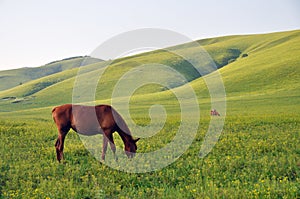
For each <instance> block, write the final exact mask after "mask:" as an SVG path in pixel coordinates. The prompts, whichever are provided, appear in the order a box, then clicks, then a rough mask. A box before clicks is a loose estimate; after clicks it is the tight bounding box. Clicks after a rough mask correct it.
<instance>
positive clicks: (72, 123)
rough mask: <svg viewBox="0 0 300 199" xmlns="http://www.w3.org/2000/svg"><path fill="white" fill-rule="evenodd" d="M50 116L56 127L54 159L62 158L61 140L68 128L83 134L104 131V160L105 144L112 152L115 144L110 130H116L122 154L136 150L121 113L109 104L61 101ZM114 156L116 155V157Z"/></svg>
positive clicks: (62, 141) (132, 153) (94, 133)
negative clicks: (67, 102) (122, 149)
mask: <svg viewBox="0 0 300 199" xmlns="http://www.w3.org/2000/svg"><path fill="white" fill-rule="evenodd" d="M52 117H53V120H54V122H55V124H56V126H57V129H58V138H57V140H56V143H55V148H56V155H57V160H58V161H59V162H60V161H61V160H62V159H63V150H64V140H65V137H66V135H67V133H68V132H69V130H70V129H73V130H74V131H75V132H77V133H79V134H82V135H88V136H89V135H96V134H103V146H102V160H105V153H106V150H107V143H108V142H109V144H110V147H111V150H112V151H113V153H114V155H115V152H116V147H115V144H114V139H113V135H112V134H113V133H114V132H115V131H117V132H118V133H119V135H120V136H121V138H122V140H123V142H124V148H125V153H126V155H127V156H128V158H132V157H134V155H135V152H136V150H137V146H136V142H137V141H138V140H139V138H138V139H133V138H132V136H131V132H130V130H129V128H128V126H127V124H126V123H125V121H124V119H123V118H122V117H121V115H120V114H119V113H118V112H117V111H116V110H114V109H113V108H112V107H111V106H109V105H98V106H82V105H72V104H64V105H61V106H57V107H55V108H53V109H52ZM115 158H116V156H115Z"/></svg>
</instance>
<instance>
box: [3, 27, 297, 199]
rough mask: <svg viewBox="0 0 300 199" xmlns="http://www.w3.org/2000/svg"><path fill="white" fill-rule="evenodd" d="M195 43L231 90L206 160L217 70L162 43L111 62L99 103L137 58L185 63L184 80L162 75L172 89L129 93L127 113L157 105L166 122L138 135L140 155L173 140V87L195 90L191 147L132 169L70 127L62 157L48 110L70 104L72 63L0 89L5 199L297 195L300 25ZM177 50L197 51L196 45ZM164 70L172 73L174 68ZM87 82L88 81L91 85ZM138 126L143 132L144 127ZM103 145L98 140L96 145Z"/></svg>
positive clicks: (139, 116) (139, 118)
mask: <svg viewBox="0 0 300 199" xmlns="http://www.w3.org/2000/svg"><path fill="white" fill-rule="evenodd" d="M198 42H199V43H200V44H201V45H203V47H204V48H205V49H206V50H207V51H208V53H209V54H210V55H211V57H212V58H213V60H214V61H215V62H216V66H217V67H218V68H220V69H219V70H218V72H219V73H220V74H221V76H222V80H223V83H224V87H225V90H226V116H225V115H224V114H221V117H220V118H224V119H225V124H224V127H223V130H222V134H221V136H220V137H219V140H218V142H217V143H216V145H215V146H214V148H213V149H212V151H211V152H210V153H209V154H208V155H207V156H205V157H204V158H200V156H199V152H200V149H201V146H202V143H203V141H204V138H205V134H206V133H207V131H208V127H209V122H210V120H211V116H210V115H209V113H210V109H211V108H214V107H211V99H210V95H209V91H208V89H207V86H206V80H207V79H209V78H212V77H213V75H214V74H213V73H212V74H210V75H206V76H204V77H201V74H195V73H194V72H195V71H194V72H193V69H192V68H191V67H190V65H189V64H188V63H186V62H184V60H180V59H179V58H178V57H177V56H175V55H174V54H172V53H169V52H166V51H163V50H159V51H154V52H149V53H143V54H141V55H136V56H132V57H128V58H121V59H118V60H115V61H113V63H112V64H111V65H110V67H109V69H108V70H106V71H105V73H104V75H103V78H101V81H99V82H98V83H97V84H98V87H97V90H96V99H98V100H97V103H111V100H110V98H111V94H112V92H113V88H114V86H115V84H116V82H118V80H119V79H120V77H121V76H122V75H124V74H126V73H127V72H128V71H130V70H133V69H135V67H138V66H139V65H141V64H149V63H153V62H154V63H159V64H166V65H171V67H172V68H174V69H178V67H179V68H180V66H182V68H180V70H181V74H183V75H184V76H185V78H186V79H187V81H188V83H187V82H179V84H177V85H175V84H174V83H176V81H177V80H180V78H179V77H178V76H177V75H173V74H172V75H171V76H170V77H168V78H167V79H165V80H168V81H166V82H165V83H166V85H167V86H169V88H167V89H166V88H165V87H162V86H161V85H157V84H150V85H146V86H143V87H141V88H139V89H137V90H136V91H135V92H134V94H133V96H130V113H131V117H132V119H133V120H134V121H135V122H136V123H137V124H139V125H141V126H146V125H148V124H149V122H150V118H149V108H150V107H151V106H152V105H154V104H160V105H162V106H163V107H164V108H165V110H166V113H167V118H166V123H165V124H164V126H163V128H162V129H161V130H160V131H159V133H157V134H156V135H154V136H152V137H149V138H142V139H141V140H140V141H138V143H137V145H138V151H137V152H138V153H146V152H151V151H155V150H157V149H160V148H161V147H163V146H166V144H167V143H169V142H171V141H172V139H173V138H174V136H175V134H176V132H177V129H178V127H179V123H180V120H181V118H180V115H181V112H180V105H179V102H178V101H177V99H176V93H178V94H185V92H187V91H188V88H192V89H193V90H194V92H195V94H196V97H197V99H198V103H199V108H200V112H201V118H200V120H199V124H200V125H199V127H198V129H197V134H196V137H195V139H193V142H192V144H191V145H190V146H189V148H188V150H186V151H185V152H184V154H183V155H182V156H180V157H179V158H178V159H177V160H176V161H175V162H173V163H172V164H170V165H168V166H167V167H164V168H162V169H159V170H156V171H151V172H146V173H127V172H122V171H118V170H115V169H113V168H111V167H109V166H107V165H106V164H104V163H101V162H99V161H98V160H97V159H96V158H95V157H94V156H93V155H92V154H91V153H90V152H89V151H88V150H87V149H86V148H85V146H84V144H83V142H82V140H81V139H80V137H79V136H78V135H77V134H76V133H75V132H73V131H71V132H70V133H69V134H68V135H67V137H66V142H65V161H64V163H63V164H59V163H58V162H57V161H56V154H55V148H54V143H55V140H56V138H57V130H56V127H55V125H54V123H53V121H52V118H51V109H52V107H53V106H54V105H58V104H62V103H71V102H72V91H73V87H74V82H76V75H77V72H78V68H73V69H72V68H70V69H68V70H64V71H62V72H59V73H57V74H52V75H49V76H45V77H42V78H40V79H36V80H33V81H29V82H27V83H24V84H22V85H20V86H17V87H13V88H11V89H8V90H4V91H2V92H0V98H2V99H1V100H0V137H1V139H0V154H1V159H0V198H299V197H300V148H299V146H300V139H299V138H300V130H299V129H300V109H299V107H300V67H299V65H300V57H299V54H300V31H299V30H298V31H290V32H283V33H273V34H264V35H246V36H230V37H219V38H211V39H205V40H200V41H198ZM171 49H172V50H173V52H176V51H177V52H179V51H182V52H184V53H187V54H188V55H189V56H190V57H192V58H193V57H194V56H196V55H194V54H193V53H195V52H196V51H195V49H193V47H191V44H184V45H179V46H175V47H172V48H171ZM204 65H205V64H204ZM104 66H105V62H101V63H94V64H90V65H87V66H85V67H84V68H82V70H83V71H81V74H80V75H82V77H84V78H83V79H85V78H88V79H89V80H93V79H92V78H89V77H93V76H92V75H91V74H100V73H101V72H103V70H104V69H103V67H104ZM204 67H205V66H204ZM160 72H161V73H160V74H161V76H163V77H165V76H168V71H165V70H164V71H160ZM158 76H159V75H158ZM77 78H78V76H77ZM93 78H94V79H97V78H98V76H96V77H93ZM145 78H147V77H145ZM170 79H171V80H172V79H173V81H169V80H170ZM125 80H130V78H127V79H126V78H125ZM89 83H90V82H89V81H86V84H85V85H84V86H86V88H88V87H89ZM103 85H105V86H104V87H103ZM99 88H100V89H99ZM103 88H105V89H103ZM170 88H172V89H170ZM6 97H15V98H8V99H6ZM3 98H4V99H3ZM17 100H19V101H18V102H16V101H17ZM115 100H116V102H121V101H122V100H124V99H123V98H122V97H120V98H117V99H115ZM192 113H193V110H191V112H190V114H191V115H192ZM125 120H128V118H126V117H125ZM130 128H131V129H132V127H130ZM132 131H133V133H134V136H135V137H136V136H138V133H139V132H136V131H135V130H134V129H132ZM114 137H115V139H116V145H117V151H118V152H119V153H120V154H121V153H122V150H123V143H122V141H121V139H120V137H119V136H118V135H117V133H115V135H114ZM95 140H96V138H95ZM101 145H102V142H101V140H100V141H99V150H100V147H101ZM108 155H111V151H110V149H108ZM138 156H139V154H137V157H136V158H138ZM121 158H122V157H121ZM146 163H147V164H151V162H145V164H146Z"/></svg>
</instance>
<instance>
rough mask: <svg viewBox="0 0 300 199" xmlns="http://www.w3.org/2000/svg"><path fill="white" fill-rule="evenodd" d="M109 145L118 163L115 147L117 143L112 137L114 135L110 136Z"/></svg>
mask: <svg viewBox="0 0 300 199" xmlns="http://www.w3.org/2000/svg"><path fill="white" fill-rule="evenodd" d="M109 145H110V148H111V150H112V152H113V154H114V158H115V160H116V161H118V157H117V154H116V145H115V142H114V138H113V136H112V134H110V137H109Z"/></svg>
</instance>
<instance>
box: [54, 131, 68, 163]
mask: <svg viewBox="0 0 300 199" xmlns="http://www.w3.org/2000/svg"><path fill="white" fill-rule="evenodd" d="M66 135H67V132H64V131H59V133H58V138H57V140H56V143H55V149H56V158H57V160H58V162H60V161H61V160H63V159H64V153H63V151H64V142H65V137H66Z"/></svg>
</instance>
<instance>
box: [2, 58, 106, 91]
mask: <svg viewBox="0 0 300 199" xmlns="http://www.w3.org/2000/svg"><path fill="white" fill-rule="evenodd" d="M100 61H102V60H99V59H95V58H91V57H87V56H85V57H83V56H77V57H70V58H66V59H63V60H58V61H53V62H50V63H48V64H45V65H43V66H40V67H34V68H28V67H26V68H19V69H13V70H5V71H0V91H2V90H6V89H9V88H13V87H15V86H17V85H21V84H24V83H26V82H29V81H31V80H35V79H39V78H42V77H45V76H49V75H52V74H56V73H59V72H62V71H65V70H68V69H72V68H78V67H80V66H85V65H88V64H92V63H96V62H100Z"/></svg>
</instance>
